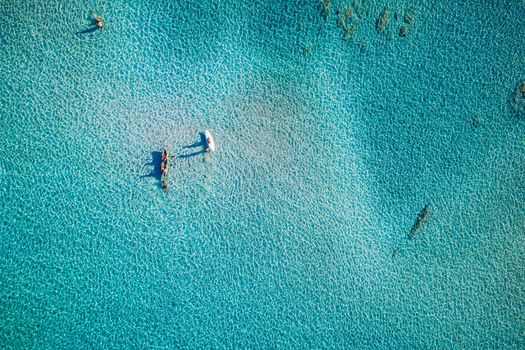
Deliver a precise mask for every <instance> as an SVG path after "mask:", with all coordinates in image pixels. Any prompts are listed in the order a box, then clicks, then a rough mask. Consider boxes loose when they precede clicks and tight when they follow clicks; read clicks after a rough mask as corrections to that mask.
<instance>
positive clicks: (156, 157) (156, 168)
mask: <svg viewBox="0 0 525 350" xmlns="http://www.w3.org/2000/svg"><path fill="white" fill-rule="evenodd" d="M161 163H162V152H157V151H153V152H151V162H149V163H146V164H144V165H145V166H153V170H152V171H151V173H149V174H148V175H142V176H141V177H140V178H141V179H142V178H145V177H152V178H154V179H156V180H159V181H161V180H162V170H161V168H160V165H161Z"/></svg>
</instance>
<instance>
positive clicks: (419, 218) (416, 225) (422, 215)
mask: <svg viewBox="0 0 525 350" xmlns="http://www.w3.org/2000/svg"><path fill="white" fill-rule="evenodd" d="M429 215H430V204H427V205H425V207H424V208H423V210H421V212H420V213H419V215H418V216H417V219H416V222H415V223H414V226H412V229H411V230H410V233H409V234H408V238H409V239H413V238H414V237H415V236H416V235H417V234H418V232H419V229H420V228H421V225H423V223H424V222H425V221H427V220H428V217H429Z"/></svg>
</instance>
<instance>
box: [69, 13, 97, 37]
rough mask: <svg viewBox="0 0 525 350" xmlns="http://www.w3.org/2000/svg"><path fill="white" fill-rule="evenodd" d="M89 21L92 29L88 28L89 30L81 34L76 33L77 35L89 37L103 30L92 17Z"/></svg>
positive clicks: (82, 31)
mask: <svg viewBox="0 0 525 350" xmlns="http://www.w3.org/2000/svg"><path fill="white" fill-rule="evenodd" d="M89 21H90V22H91V26H90V27H88V28H86V29H84V30H81V31H80V32H76V33H75V34H76V35H78V36H82V35H88V34H91V33H94V32H96V31H97V30H99V29H102V28H99V26H98V25H97V21H96V20H95V19H94V18H92V17H90V18H89Z"/></svg>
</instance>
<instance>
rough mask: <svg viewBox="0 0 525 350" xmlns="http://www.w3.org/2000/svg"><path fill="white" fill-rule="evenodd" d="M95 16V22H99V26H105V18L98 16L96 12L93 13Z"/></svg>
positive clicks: (100, 27)
mask: <svg viewBox="0 0 525 350" xmlns="http://www.w3.org/2000/svg"><path fill="white" fill-rule="evenodd" d="M93 17H95V23H96V24H97V28H99V29H102V28H104V19H103V18H102V17H100V16H97V15H96V14H95V13H93Z"/></svg>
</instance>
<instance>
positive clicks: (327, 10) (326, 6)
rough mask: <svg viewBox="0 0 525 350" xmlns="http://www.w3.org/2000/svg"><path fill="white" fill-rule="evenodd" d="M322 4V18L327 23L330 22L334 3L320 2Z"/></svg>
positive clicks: (328, 1)
mask: <svg viewBox="0 0 525 350" xmlns="http://www.w3.org/2000/svg"><path fill="white" fill-rule="evenodd" d="M319 3H320V4H321V16H322V17H323V18H324V20H325V21H327V20H328V18H329V17H330V14H331V13H332V1H331V0H319Z"/></svg>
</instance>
